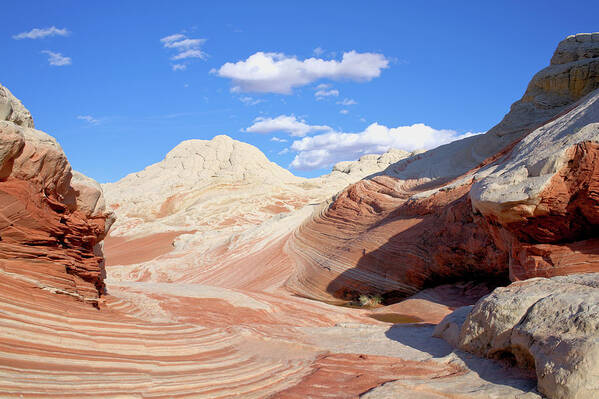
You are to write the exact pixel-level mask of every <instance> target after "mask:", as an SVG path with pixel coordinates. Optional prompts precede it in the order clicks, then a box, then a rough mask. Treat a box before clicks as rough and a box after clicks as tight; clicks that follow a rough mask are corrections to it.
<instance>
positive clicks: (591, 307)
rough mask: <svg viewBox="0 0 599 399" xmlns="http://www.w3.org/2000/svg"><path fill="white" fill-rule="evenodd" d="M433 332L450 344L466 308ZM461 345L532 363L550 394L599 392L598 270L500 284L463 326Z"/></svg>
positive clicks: (563, 397) (566, 397) (579, 396)
mask: <svg viewBox="0 0 599 399" xmlns="http://www.w3.org/2000/svg"><path fill="white" fill-rule="evenodd" d="M456 312H458V313H459V314H457V315H449V316H448V317H447V318H446V319H445V320H444V321H443V322H442V323H440V324H439V326H438V327H437V329H436V331H435V335H436V336H441V337H443V338H445V339H447V340H448V342H450V343H452V344H456V342H455V334H453V332H452V331H453V330H455V327H454V325H458V324H459V320H460V319H461V318H462V317H463V313H464V309H463V308H462V309H458V310H457V311H456ZM457 347H458V348H459V349H461V350H464V351H468V352H472V353H475V354H477V355H479V356H485V357H492V358H503V359H505V358H513V359H514V360H515V361H516V362H517V363H518V364H520V365H521V366H523V367H526V368H533V369H534V370H535V371H536V374H537V379H538V389H539V391H540V392H541V393H543V394H544V395H547V397H548V398H551V399H591V398H597V397H599V273H590V274H577V275H576V274H575V275H570V276H560V277H553V278H551V279H545V278H535V279H530V280H526V281H522V282H516V283H513V284H511V285H510V286H508V287H505V288H497V289H496V290H495V291H493V293H492V294H490V295H489V296H487V297H484V298H483V299H481V300H480V301H479V302H478V303H477V304H476V305H475V306H474V308H473V309H472V311H471V312H470V314H469V315H468V316H467V318H466V319H465V321H464V322H463V325H462V326H461V328H460V335H459V339H458V342H457Z"/></svg>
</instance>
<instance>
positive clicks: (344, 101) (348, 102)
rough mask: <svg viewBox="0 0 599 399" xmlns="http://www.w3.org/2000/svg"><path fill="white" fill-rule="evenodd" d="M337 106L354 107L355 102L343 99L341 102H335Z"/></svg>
mask: <svg viewBox="0 0 599 399" xmlns="http://www.w3.org/2000/svg"><path fill="white" fill-rule="evenodd" d="M337 104H340V105H343V106H346V107H347V106H348V105H356V104H357V102H355V101H354V100H352V99H351V98H344V99H343V100H342V101H337Z"/></svg>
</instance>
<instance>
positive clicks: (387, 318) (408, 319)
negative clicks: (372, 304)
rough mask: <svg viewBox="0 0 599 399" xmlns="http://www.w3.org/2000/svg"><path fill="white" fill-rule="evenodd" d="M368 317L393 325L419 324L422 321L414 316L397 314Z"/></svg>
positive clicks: (370, 315)
mask: <svg viewBox="0 0 599 399" xmlns="http://www.w3.org/2000/svg"><path fill="white" fill-rule="evenodd" d="M368 317H371V318H373V319H375V320H378V321H383V322H385V323H393V324H406V323H420V322H422V321H424V320H422V319H421V318H419V317H416V316H408V315H405V314H399V313H371V314H369V315H368Z"/></svg>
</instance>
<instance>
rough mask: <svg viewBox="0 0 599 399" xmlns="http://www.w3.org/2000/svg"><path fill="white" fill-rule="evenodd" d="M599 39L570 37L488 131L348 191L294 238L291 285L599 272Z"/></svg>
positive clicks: (381, 289) (408, 287)
mask: <svg viewBox="0 0 599 399" xmlns="http://www.w3.org/2000/svg"><path fill="white" fill-rule="evenodd" d="M596 37H597V35H596V34H581V35H576V36H573V37H569V38H568V39H566V40H565V41H564V42H562V43H560V45H559V46H558V49H557V50H556V54H555V55H554V58H553V61H552V65H550V66H549V67H547V68H545V69H544V70H542V71H541V72H539V73H538V74H536V75H535V77H534V78H533V79H532V81H531V83H530V84H529V86H528V88H527V90H526V93H525V94H524V96H523V98H522V99H521V100H520V101H518V102H516V103H515V104H514V105H513V106H512V108H511V110H510V112H509V113H508V114H507V115H506V116H505V118H504V120H503V121H502V122H501V123H499V124H498V125H497V126H495V127H494V128H493V129H491V130H490V131H489V132H487V133H486V134H484V135H480V136H475V137H470V138H467V139H464V140H461V141H457V142H453V143H450V144H448V145H445V146H441V147H439V148H436V149H433V150H430V151H428V152H425V153H423V154H419V155H416V156H413V157H410V158H407V159H403V160H400V161H399V162H397V163H395V164H393V165H391V166H390V167H389V168H387V169H386V170H385V171H384V172H381V173H378V174H375V175H374V176H371V177H369V178H367V179H364V180H362V181H360V182H358V183H356V184H354V185H351V186H349V187H348V188H347V189H345V190H344V191H343V192H341V193H340V194H338V195H337V196H336V198H335V200H334V201H332V202H331V203H330V204H329V205H328V206H327V207H325V208H323V209H322V210H320V211H319V212H318V213H316V214H314V215H313V217H312V219H311V220H309V221H307V222H305V223H304V224H303V225H302V226H301V228H300V229H298V231H297V232H296V234H295V235H294V238H293V240H292V242H291V243H290V247H291V248H292V249H293V253H294V254H296V255H292V256H294V261H295V262H296V263H297V264H298V265H300V267H299V268H298V272H297V273H296V274H295V275H294V276H293V277H292V278H291V279H290V280H289V282H288V286H289V288H290V289H292V290H293V291H295V292H297V293H300V294H302V295H306V296H310V297H314V298H320V299H328V300H332V299H333V298H338V299H339V298H340V299H350V298H355V297H356V295H358V294H359V293H370V294H374V293H379V294H381V293H382V294H383V296H384V297H401V296H402V295H403V296H406V295H411V294H413V293H414V292H416V291H418V290H420V289H422V288H423V287H427V286H432V285H438V284H442V283H445V282H451V281H455V280H472V279H487V280H492V281H494V282H495V283H496V284H501V283H502V282H505V281H506V280H507V278H508V275H509V276H511V277H512V278H514V279H516V278H526V277H530V276H535V275H543V276H545V275H555V274H566V273H571V272H576V271H582V270H587V271H592V270H596V269H597V254H596V248H597V245H596V243H595V241H593V240H596V239H597V236H596V233H594V232H595V231H596V230H597V226H596V225H597V222H596V220H597V219H596V218H597V217H598V216H597V215H598V208H597V206H596V203H597V201H596V198H595V197H596V189H594V185H595V181H596V180H597V177H596V172H595V170H596V166H595V165H596V161H595V157H596V156H595V149H594V148H595V146H596V144H595V143H596V142H597V131H596V127H595V124H596V123H597V122H599V115H598V114H597V110H596V107H597V106H596V105H595V100H596V99H597V97H598V96H599V92H598V91H597V90H596V89H597V88H598V87H599V78H598V76H597V66H598V65H599V59H598V58H597V49H599V42H598V41H597V40H596ZM523 138H524V140H523V141H522V142H520V143H518V141H520V140H522V139H523ZM550 181H551V184H550V183H549V182H550ZM473 183H474V184H475V186H474V189H473V190H472V191H471V186H472V184H473ZM498 185H502V187H503V188H498V187H497V186H498ZM549 186H552V187H549ZM510 190H511V191H510ZM543 190H546V191H543ZM541 191H543V192H541ZM507 192H512V194H513V195H507V194H506V193H507ZM490 193H495V196H493V195H491V194H490ZM516 194H518V195H516ZM473 208H474V209H473ZM535 212H536V213H535ZM508 224H509V226H508ZM549 226H550V227H549ZM552 231H553V233H551V232H552ZM549 236H551V237H549ZM562 244H566V245H562ZM510 272H511V274H508V273H510Z"/></svg>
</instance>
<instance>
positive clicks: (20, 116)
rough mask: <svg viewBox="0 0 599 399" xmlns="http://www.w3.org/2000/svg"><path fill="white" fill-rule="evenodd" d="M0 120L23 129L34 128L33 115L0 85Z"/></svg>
mask: <svg viewBox="0 0 599 399" xmlns="http://www.w3.org/2000/svg"><path fill="white" fill-rule="evenodd" d="M0 120H4V121H10V122H13V123H14V124H15V125H19V126H23V127H34V125H33V117H32V116H31V113H29V111H28V110H27V108H25V107H24V106H23V104H21V101H19V100H18V99H17V98H16V97H15V96H13V95H12V93H11V92H10V91H9V90H8V89H7V88H6V87H4V86H2V85H0Z"/></svg>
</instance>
